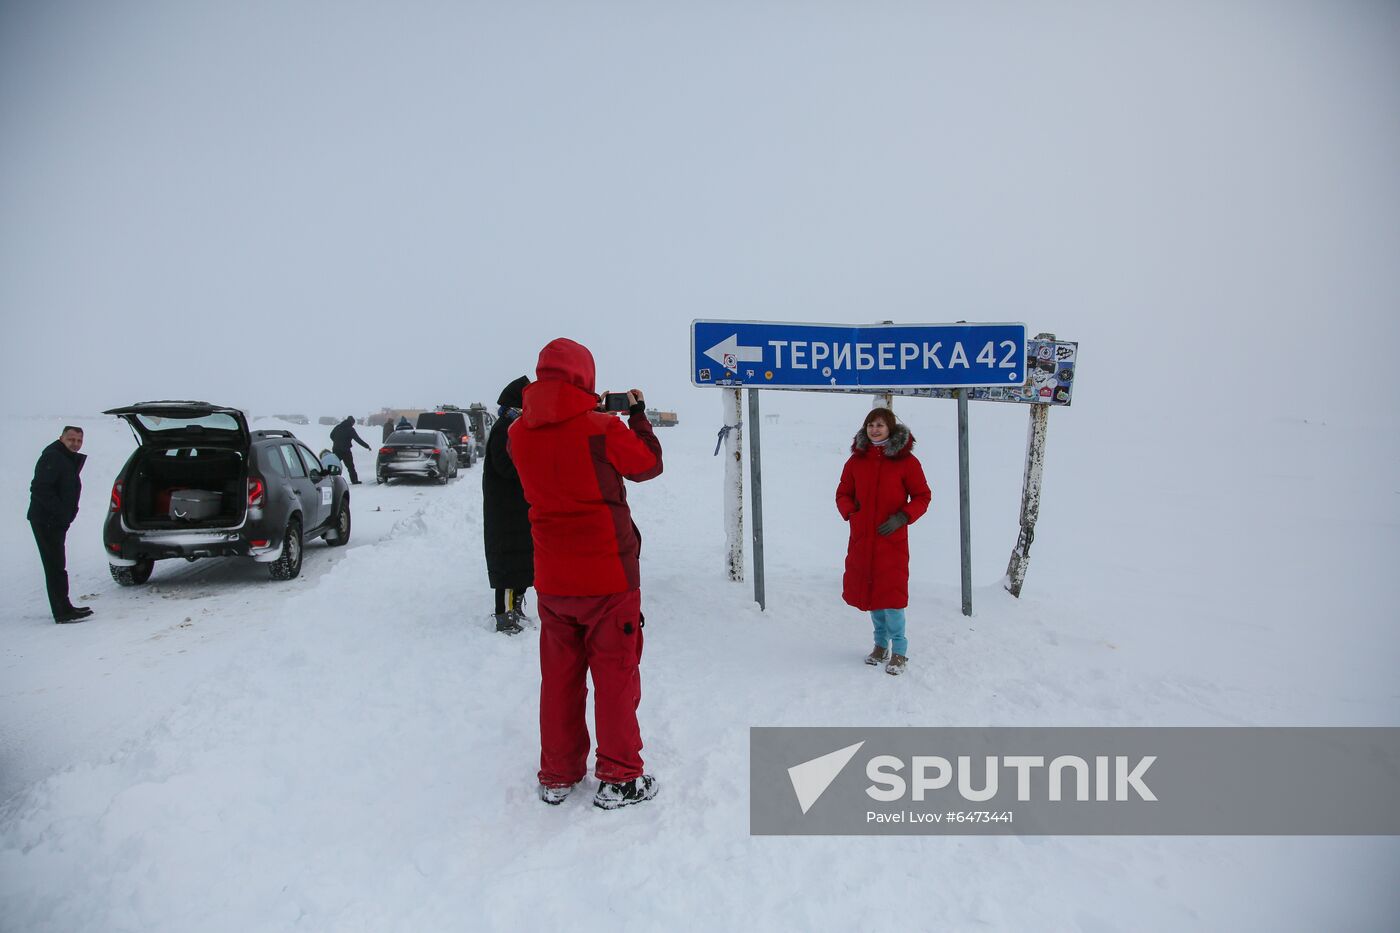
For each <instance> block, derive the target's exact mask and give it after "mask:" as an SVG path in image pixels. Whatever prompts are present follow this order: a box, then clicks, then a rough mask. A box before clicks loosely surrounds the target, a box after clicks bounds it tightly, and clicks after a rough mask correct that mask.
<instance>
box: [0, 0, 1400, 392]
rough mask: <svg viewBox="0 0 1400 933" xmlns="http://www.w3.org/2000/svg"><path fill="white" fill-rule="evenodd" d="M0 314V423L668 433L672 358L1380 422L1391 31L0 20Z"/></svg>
mask: <svg viewBox="0 0 1400 933" xmlns="http://www.w3.org/2000/svg"><path fill="white" fill-rule="evenodd" d="M0 314H3V328H4V329H3V332H4V334H5V340H4V351H3V354H4V355H3V364H2V365H0V379H3V383H0V385H2V386H3V401H2V402H0V405H3V407H4V409H6V410H10V411H17V412H55V413H58V412H90V411H96V410H100V409H102V408H106V407H109V406H112V405H116V404H124V403H129V402H132V401H135V400H138V399H144V398H166V397H175V398H183V397H194V398H206V399H209V400H211V401H217V402H223V403H230V404H238V405H244V406H247V407H249V408H250V409H252V410H253V411H255V412H257V413H267V412H271V411H289V410H292V411H306V412H307V413H309V414H312V415H316V414H325V413H348V412H356V413H364V412H368V411H370V410H373V409H377V408H378V407H379V406H381V405H386V404H387V405H402V406H409V405H428V404H435V403H437V402H440V401H458V402H462V403H465V402H468V401H474V400H485V401H488V402H491V401H494V399H495V397H496V394H497V392H498V391H499V389H500V387H501V386H502V385H503V384H504V383H505V382H507V381H509V380H510V379H511V378H513V377H515V376H517V375H519V374H521V373H530V374H531V375H533V368H534V359H535V355H536V353H537V352H538V350H539V347H540V346H541V345H543V344H544V343H545V342H547V341H548V340H549V339H551V338H553V337H556V336H561V335H562V336H570V337H573V338H575V339H577V340H580V341H582V342H583V343H585V344H587V345H589V346H590V347H591V348H592V349H593V350H594V352H595V355H596V356H597V358H598V364H599V371H600V383H601V384H600V388H603V387H605V386H610V387H613V388H617V387H626V386H630V385H638V386H641V387H642V388H644V389H646V390H647V392H648V395H649V397H650V398H651V400H652V401H654V402H656V403H658V404H661V405H662V406H663V407H675V408H679V409H681V410H685V409H686V408H699V409H701V410H702V411H703V412H708V411H709V409H710V408H711V407H712V406H713V405H714V404H715V403H714V402H712V401H711V398H712V396H709V395H707V394H706V390H700V389H694V388H691V387H690V386H689V382H688V363H687V360H688V354H689V322H690V320H691V319H692V318H695V317H716V318H730V317H732V318H737V319H758V320H794V321H814V322H831V323H858V322H868V321H877V320H884V319H889V320H894V321H898V322H940V321H952V320H958V319H968V320H993V321H997V320H1021V321H1025V322H1026V323H1027V324H1028V325H1030V328H1031V330H1032V332H1035V331H1039V330H1053V331H1055V332H1056V333H1058V334H1060V335H1062V336H1066V337H1070V338H1074V339H1078V340H1080V341H1081V344H1082V358H1081V364H1080V365H1081V369H1080V376H1081V378H1080V380H1079V394H1078V395H1077V397H1076V406H1078V405H1079V404H1080V402H1081V401H1082V398H1083V394H1084V393H1086V392H1088V391H1090V387H1093V391H1094V393H1095V395H1096V396H1098V397H1099V398H1106V397H1108V396H1109V395H1115V396H1119V397H1121V396H1124V395H1128V394H1134V393H1140V392H1141V391H1142V390H1143V389H1144V388H1145V387H1150V386H1151V385H1152V384H1154V383H1155V384H1156V385H1157V386H1158V388H1160V387H1161V386H1162V385H1163V384H1167V385H1170V388H1171V391H1172V392H1173V393H1183V392H1184V393H1186V394H1189V395H1193V396H1196V397H1199V398H1205V397H1209V396H1210V395H1211V394H1212V392H1214V391H1217V390H1218V389H1219V388H1220V387H1222V386H1225V385H1243V384H1246V383H1252V384H1253V385H1254V386H1256V387H1258V388H1259V389H1262V397H1263V398H1264V399H1266V400H1267V399H1268V398H1270V397H1271V393H1272V392H1273V390H1274V389H1276V388H1280V387H1281V386H1280V383H1282V384H1284V385H1286V386H1287V387H1289V388H1291V389H1293V390H1296V389H1297V388H1299V387H1300V386H1302V387H1306V388H1309V389H1312V388H1316V389H1318V390H1319V391H1318V392H1310V393H1307V394H1309V395H1312V396H1314V397H1316V396H1318V395H1328V396H1331V395H1333V394H1334V392H1335V389H1336V388H1337V387H1341V386H1346V387H1348V390H1347V391H1346V392H1345V394H1347V395H1351V396H1353V397H1356V396H1361V397H1365V396H1368V395H1369V396H1371V397H1373V398H1377V399H1383V401H1382V402H1380V404H1384V405H1385V406H1387V407H1389V408H1392V409H1393V407H1394V402H1393V401H1392V400H1391V398H1392V396H1393V394H1394V386H1393V382H1394V369H1395V363H1394V358H1395V357H1394V354H1395V349H1396V348H1397V347H1400V323H1398V321H1400V4H1397V3H1394V2H1383V0H1378V2H1370V3H1366V2H1347V0H1318V2H1287V0H1279V2H1259V3H1254V2H1235V0H1223V2H1222V0H1185V2H1178V0H1172V2H1159V3H1147V2H1144V3H1132V2H1118V0H1113V2H1060V3H1054V2H1048V3H1047V2H1024V3H1015V2H1000V3H982V2H966V3H939V2H931V0H930V2H917V3H914V2H910V3H893V2H881V0H872V2H862V3H851V2H842V3H823V2H781V3H780V2H761V0H756V2H689V3H674V2H640V0H638V2H614V3H588V2H568V3H566V2H562V0H555V2H508V3H507V2H499V3H465V2H462V3H449V2H434V3H424V2H392V3H391V2H382V3H361V2H335V3H332V2H295V0H292V2H288V0H277V2H243V0H240V2H227V0H218V2H208V0H205V2H199V0H169V2H152V0H131V2H123V3H108V2H68V0H45V2H37V0H35V2H14V0H7V2H4V3H3V4H2V5H0ZM1281 363H1282V364H1283V365H1284V369H1282V370H1280V368H1279V364H1281ZM1160 364H1168V365H1167V366H1165V367H1164V366H1162V365H1160ZM1295 367H1296V368H1295ZM1292 394H1296V393H1292ZM1217 398H1218V397H1217Z"/></svg>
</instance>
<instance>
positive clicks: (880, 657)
mask: <svg viewBox="0 0 1400 933" xmlns="http://www.w3.org/2000/svg"><path fill="white" fill-rule="evenodd" d="M889 656H890V649H888V648H881V647H880V646H879V645H876V646H875V650H874V651H872V652H870V653H869V654H867V655H866V656H865V663H866V664H870V665H875V664H879V663H880V662H881V661H886V660H888V659H889Z"/></svg>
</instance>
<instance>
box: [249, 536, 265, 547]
mask: <svg viewBox="0 0 1400 933" xmlns="http://www.w3.org/2000/svg"><path fill="white" fill-rule="evenodd" d="M248 546H249V547H267V539H266V538H254V539H253V540H251V541H249V542H248Z"/></svg>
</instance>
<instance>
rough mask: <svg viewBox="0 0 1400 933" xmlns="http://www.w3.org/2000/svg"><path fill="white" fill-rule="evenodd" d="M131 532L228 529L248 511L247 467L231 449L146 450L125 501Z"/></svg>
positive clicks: (129, 478) (132, 475)
mask: <svg viewBox="0 0 1400 933" xmlns="http://www.w3.org/2000/svg"><path fill="white" fill-rule="evenodd" d="M122 507H123V509H124V517H125V519H126V523H127V525H128V526H130V527H132V528H142V529H151V528H161V529H182V528H230V527H237V526H239V525H241V524H242V523H243V518H244V513H245V512H246V511H247V508H248V464H247V460H246V458H245V457H244V456H243V454H242V453H241V452H239V451H236V450H229V449H228V448H227V447H177V448H168V449H159V448H150V447H143V448H141V449H140V452H139V454H138V456H137V458H136V462H135V463H134V464H133V465H132V468H131V472H130V473H129V474H128V476H127V480H126V490H125V494H124V495H123V497H122Z"/></svg>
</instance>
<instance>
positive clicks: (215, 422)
mask: <svg viewBox="0 0 1400 933" xmlns="http://www.w3.org/2000/svg"><path fill="white" fill-rule="evenodd" d="M136 420H137V421H139V422H140V423H141V427H143V428H145V429H146V430H147V431H150V432H152V433H159V432H161V431H189V430H190V429H191V428H194V429H195V430H199V429H201V428H202V429H205V430H209V431H237V430H238V422H237V421H235V420H234V417H233V416H232V415H230V414H227V413H225V412H221V411H216V412H213V413H211V414H208V415H203V416H201V417H199V418H164V417H161V416H160V415H145V414H138V415H137V416H136Z"/></svg>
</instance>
